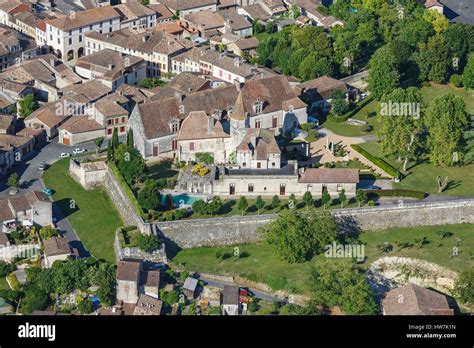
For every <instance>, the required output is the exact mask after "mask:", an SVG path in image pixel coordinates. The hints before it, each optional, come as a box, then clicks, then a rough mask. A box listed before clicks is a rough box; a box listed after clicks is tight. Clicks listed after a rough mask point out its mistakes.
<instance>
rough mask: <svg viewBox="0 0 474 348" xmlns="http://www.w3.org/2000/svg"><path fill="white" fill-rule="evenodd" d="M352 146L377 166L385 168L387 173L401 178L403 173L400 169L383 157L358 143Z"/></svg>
mask: <svg viewBox="0 0 474 348" xmlns="http://www.w3.org/2000/svg"><path fill="white" fill-rule="evenodd" d="M351 147H352V148H353V149H354V150H356V151H357V152H358V153H360V154H361V155H362V156H364V157H365V158H367V159H368V160H369V161H371V162H372V163H373V164H375V165H376V166H377V167H379V168H381V169H383V170H384V171H385V172H386V173H387V174H389V175H391V176H393V177H394V178H397V177H398V178H400V179H401V174H400V173H399V172H398V170H397V169H395V168H394V167H392V166H391V165H390V164H388V163H387V162H385V160H383V159H382V158H380V157H376V156H374V155H372V154H371V153H369V152H367V151H366V150H364V149H363V148H362V147H360V146H359V145H357V144H353V145H351Z"/></svg>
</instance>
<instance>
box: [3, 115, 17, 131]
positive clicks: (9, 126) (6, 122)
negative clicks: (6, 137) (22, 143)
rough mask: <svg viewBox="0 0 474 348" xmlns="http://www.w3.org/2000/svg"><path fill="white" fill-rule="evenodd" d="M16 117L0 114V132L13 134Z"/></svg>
mask: <svg viewBox="0 0 474 348" xmlns="http://www.w3.org/2000/svg"><path fill="white" fill-rule="evenodd" d="M15 124H16V117H15V116H13V115H5V114H0V134H11V135H13V134H15Z"/></svg>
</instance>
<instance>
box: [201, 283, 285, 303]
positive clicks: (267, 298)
mask: <svg viewBox="0 0 474 348" xmlns="http://www.w3.org/2000/svg"><path fill="white" fill-rule="evenodd" d="M199 279H200V280H203V281H204V282H206V283H207V284H208V285H210V286H215V287H216V288H220V289H223V288H224V285H233V286H238V284H235V283H228V282H223V281H220V280H215V279H210V278H206V277H199ZM241 287H243V288H248V287H246V286H241ZM248 289H249V290H250V291H251V292H252V293H253V294H254V295H255V297H256V298H259V299H261V300H264V301H267V302H279V303H284V304H287V303H288V300H287V299H281V298H279V297H276V296H273V295H270V294H267V293H265V292H262V291H259V290H255V289H252V288H248Z"/></svg>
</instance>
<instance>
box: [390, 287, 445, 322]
mask: <svg viewBox="0 0 474 348" xmlns="http://www.w3.org/2000/svg"><path fill="white" fill-rule="evenodd" d="M382 308H383V314H384V315H454V311H453V309H452V308H450V307H449V304H448V301H447V299H446V296H445V295H443V294H440V293H438V292H436V291H433V290H429V289H425V288H422V287H420V286H418V285H415V284H412V283H408V284H406V285H404V286H401V287H398V288H394V289H392V290H390V291H389V292H388V293H387V294H386V295H385V298H384V299H383V300H382Z"/></svg>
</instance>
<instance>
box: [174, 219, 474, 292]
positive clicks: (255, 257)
mask: <svg viewBox="0 0 474 348" xmlns="http://www.w3.org/2000/svg"><path fill="white" fill-rule="evenodd" d="M473 228H474V225H473V224H464V225H449V226H430V227H419V228H396V229H389V230H386V231H380V232H367V233H362V234H361V235H360V237H359V239H360V241H361V242H362V243H364V244H365V255H366V256H367V260H366V261H365V263H364V264H362V267H364V268H367V267H368V266H369V265H370V263H372V262H373V261H375V260H377V259H378V258H380V257H383V256H407V257H415V258H420V259H424V260H427V261H429V262H435V263H438V264H440V265H442V266H444V267H447V268H450V269H452V270H455V271H462V270H464V269H468V268H472V267H474V258H472V256H471V254H472V255H474V249H473V245H474V234H473V233H472V230H473ZM437 231H449V232H452V233H453V235H452V236H451V237H449V238H446V239H444V240H441V237H440V236H438V235H437V234H436V232H437ZM422 237H426V238H427V239H428V241H429V243H428V244H426V245H424V246H423V247H422V248H421V249H416V247H414V246H412V247H409V248H407V249H404V250H402V251H398V250H397V246H396V245H395V242H398V241H400V242H411V243H414V240H415V238H422ZM456 238H461V239H462V242H461V244H460V245H459V256H458V257H456V258H453V259H451V260H450V259H449V256H450V255H451V254H452V248H453V247H454V246H455V245H456ZM384 242H390V243H392V244H393V246H394V251H392V252H390V253H382V252H380V251H379V250H378V249H377V244H380V243H384ZM440 244H442V245H440ZM235 248H238V250H237V249H235ZM236 250H237V251H239V253H240V255H242V256H241V257H240V258H239V257H236V256H233V255H235V254H234V253H235V251H236ZM218 252H220V253H221V254H228V255H227V256H228V258H224V259H223V258H222V257H218V256H219V255H216V253H218ZM324 258H325V256H324V255H318V256H316V257H314V258H313V259H312V260H311V261H308V262H305V263H301V264H288V263H286V262H285V261H281V260H279V259H278V258H277V257H276V255H275V253H274V252H273V250H272V249H271V247H270V246H269V245H267V244H265V243H258V244H246V245H239V246H229V247H203V248H194V249H186V250H181V251H180V252H178V254H177V255H176V256H175V257H174V258H173V259H172V261H173V263H175V264H179V265H181V266H184V267H185V268H187V269H188V270H189V271H200V272H207V273H214V274H225V275H234V276H235V275H240V276H243V277H246V278H248V279H250V280H254V281H259V282H263V283H266V284H268V285H270V286H271V287H272V288H273V289H274V290H277V289H287V290H290V291H294V292H306V291H307V284H306V283H305V280H306V275H307V272H308V269H309V268H310V266H311V265H312V264H313V263H314V262H315V261H317V260H321V259H324ZM471 258H472V259H471ZM333 260H334V262H338V260H337V259H333Z"/></svg>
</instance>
